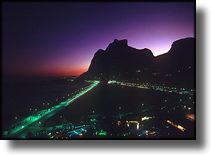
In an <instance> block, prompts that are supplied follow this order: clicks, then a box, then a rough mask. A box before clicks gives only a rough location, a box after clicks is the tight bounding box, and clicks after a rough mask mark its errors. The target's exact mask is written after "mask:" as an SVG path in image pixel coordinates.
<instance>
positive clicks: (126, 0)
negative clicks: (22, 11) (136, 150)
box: [0, 0, 197, 141]
mask: <svg viewBox="0 0 211 155" xmlns="http://www.w3.org/2000/svg"><path fill="white" fill-rule="evenodd" d="M22 2H23V3H35V2H36V3H90V2H91V3H92V2H97V3H112V2H113V3H117V2H118V3H134V2H139V3H142V2H148V3H150V2H152V3H156V2H157V3H165V2H167V3H171V2H172V3H174V2H179V3H186V2H190V3H193V4H194V7H193V12H194V36H195V45H194V49H195V54H194V55H195V57H194V62H195V63H194V64H193V65H194V68H195V72H194V75H193V77H194V81H195V82H194V85H193V86H194V88H195V90H196V92H195V98H194V102H195V107H194V112H195V129H194V131H195V132H194V137H193V138H159V139H158V138H150V139H148V138H145V139H143V138H142V139H139V138H127V139H125V138H89V139H70V140H60V139H42V138H39V139H16V138H13V139H6V138H5V137H3V136H2V133H3V128H2V104H3V102H2V92H3V90H2V86H1V96H0V97H1V105H0V113H1V115H0V117H1V118H0V140H18V141H21V140H24V141H27V140H38V141H39V140H50V141H52V140H53V141H54V140H56V141H78V140H79V141H86V140H88V141H89V140H124V141H127V140H141V141H143V140H147V141H148V140H151V141H154V140H156V141H159V140H197V139H196V137H197V135H196V133H197V132H196V128H197V109H196V107H197V106H196V105H197V102H196V101H197V99H196V97H197V88H196V74H197V73H196V67H197V66H196V52H197V51H196V40H197V38H196V37H197V34H196V0H96V1H95V0H94V1H93V0H90V1H89V0H77V1H74V0H69V1H68V0H67V1H66V0H61V1H56V0H43V1H42V0H41V1H39V0H38V1H36V0H30V1H27V0H22V1H18V0H3V2H1V5H0V6H1V7H0V8H1V10H2V8H3V3H22ZM1 18H2V11H1ZM1 23H2V20H1ZM2 31H3V29H2V24H1V32H2ZM1 34H2V33H1ZM1 39H2V36H1ZM0 45H1V47H2V40H1V44H0ZM2 51H3V50H2V48H1V55H0V60H2ZM2 66H3V64H2V61H1V68H0V73H1V85H2V81H3V80H2V76H3V74H2Z"/></svg>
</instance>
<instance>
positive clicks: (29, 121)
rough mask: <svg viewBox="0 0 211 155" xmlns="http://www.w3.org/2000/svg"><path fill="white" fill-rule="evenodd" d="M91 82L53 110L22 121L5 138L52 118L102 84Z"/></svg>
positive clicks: (47, 110) (45, 110)
mask: <svg viewBox="0 0 211 155" xmlns="http://www.w3.org/2000/svg"><path fill="white" fill-rule="evenodd" d="M89 82H92V84H91V85H89V86H87V87H85V88H83V89H82V90H81V91H79V92H78V93H77V94H75V95H73V96H71V97H70V98H68V99H67V100H66V101H63V102H60V103H59V104H57V105H56V106H53V107H51V108H48V109H43V110H41V111H38V112H37V113H36V114H33V115H31V116H28V117H26V118H24V119H23V120H22V121H20V122H18V123H16V124H15V125H14V127H13V128H12V129H11V130H9V131H5V132H4V133H5V134H4V136H8V137H13V136H15V135H16V134H18V133H19V132H20V131H23V130H24V129H25V128H26V127H28V126H29V125H31V124H33V123H35V122H37V121H38V120H40V119H42V118H46V117H47V118H50V117H52V116H53V115H55V114H56V113H57V112H58V111H60V110H62V109H63V108H65V107H67V106H69V105H70V103H72V102H74V101H75V100H76V99H78V98H79V97H81V96H83V95H84V94H86V93H87V92H89V91H90V90H92V89H93V88H94V87H96V86H97V85H98V84H99V83H100V82H99V81H89ZM39 124H40V123H39Z"/></svg>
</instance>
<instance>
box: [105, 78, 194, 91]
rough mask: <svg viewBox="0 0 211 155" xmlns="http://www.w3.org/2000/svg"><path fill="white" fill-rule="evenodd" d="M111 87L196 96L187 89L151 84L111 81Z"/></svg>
mask: <svg viewBox="0 0 211 155" xmlns="http://www.w3.org/2000/svg"><path fill="white" fill-rule="evenodd" d="M108 84H109V85H112V84H116V85H120V86H125V87H133V88H140V89H151V90H155V91H161V92H168V93H176V94H180V95H182V94H183V95H194V92H195V90H193V89H191V90H187V89H185V88H176V87H168V86H159V85H150V84H149V83H141V84H137V83H129V82H121V81H115V80H110V81H108Z"/></svg>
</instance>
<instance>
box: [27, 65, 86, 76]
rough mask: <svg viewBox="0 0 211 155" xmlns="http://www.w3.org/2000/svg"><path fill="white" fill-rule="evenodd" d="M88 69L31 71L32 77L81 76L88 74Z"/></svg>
mask: <svg viewBox="0 0 211 155" xmlns="http://www.w3.org/2000/svg"><path fill="white" fill-rule="evenodd" d="M87 70H88V67H80V68H64V69H61V68H56V69H47V68H46V69H42V68H40V69H37V70H36V71H31V73H32V75H38V76H79V75H81V74H82V73H84V72H86V71H87Z"/></svg>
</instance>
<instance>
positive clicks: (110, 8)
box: [2, 2, 194, 75]
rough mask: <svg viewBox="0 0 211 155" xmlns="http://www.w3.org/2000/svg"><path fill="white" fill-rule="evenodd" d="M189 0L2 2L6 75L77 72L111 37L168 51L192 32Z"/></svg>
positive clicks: (135, 44) (138, 45) (74, 73)
mask: <svg viewBox="0 0 211 155" xmlns="http://www.w3.org/2000/svg"><path fill="white" fill-rule="evenodd" d="M193 7H194V5H193V3H173V2H172V3H4V4H3V19H2V26H3V27H2V31H3V35H2V45H3V49H2V50H3V53H2V59H3V74H4V75H79V74H81V73H83V72H85V71H86V70H87V69H88V67H89V64H90V61H91V59H92V57H93V56H94V53H95V52H96V51H97V50H98V49H105V48H106V47H107V46H108V44H109V43H110V42H113V40H114V39H127V40H128V44H129V46H132V47H135V48H138V49H141V48H149V49H151V50H152V52H153V54H154V55H155V56H156V55H159V54H162V53H165V52H167V51H168V50H169V49H170V47H171V44H172V42H173V41H175V40H178V39H181V38H186V37H194V8H193Z"/></svg>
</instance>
